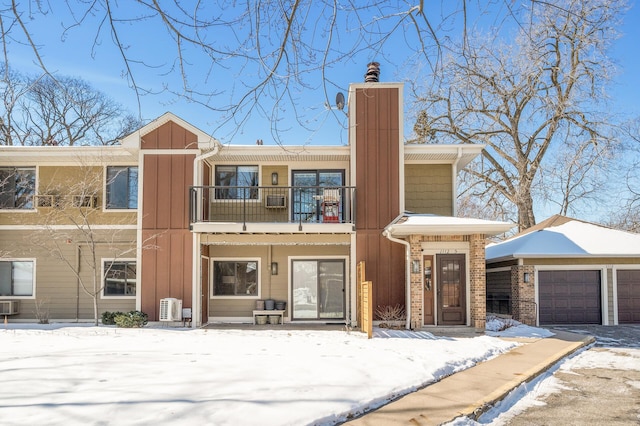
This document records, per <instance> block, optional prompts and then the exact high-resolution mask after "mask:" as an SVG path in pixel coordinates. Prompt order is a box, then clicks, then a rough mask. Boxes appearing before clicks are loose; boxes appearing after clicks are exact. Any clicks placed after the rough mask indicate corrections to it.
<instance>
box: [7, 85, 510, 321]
mask: <svg viewBox="0 0 640 426" xmlns="http://www.w3.org/2000/svg"><path fill="white" fill-rule="evenodd" d="M402 90H403V85H402V84H400V83H377V82H374V83H359V84H352V85H351V86H350V89H349V99H348V112H349V119H348V122H349V144H348V145H347V146H332V145H328V146H269V145H222V144H220V143H219V142H218V141H216V140H215V139H213V138H211V137H210V136H209V135H208V134H207V133H205V132H202V131H201V130H199V129H197V128H195V127H194V126H192V125H190V124H189V123H187V122H185V121H184V120H182V119H180V118H178V117H176V116H174V115H173V114H170V113H167V114H164V115H163V116H161V117H159V118H158V119H156V120H155V121H153V122H151V123H150V124H148V125H146V126H144V127H143V128H141V129H140V130H139V131H137V132H135V133H133V134H131V135H129V136H127V137H126V138H124V139H123V140H122V141H121V145H120V146H113V147H103V148H74V147H42V148H32V147H0V173H4V174H6V175H11V176H13V178H11V179H9V180H5V181H3V183H2V188H3V190H4V191H3V194H5V195H3V196H2V202H1V203H0V204H1V206H0V254H2V256H3V258H1V259H0V300H19V301H20V311H19V314H17V315H14V316H12V317H11V320H13V321H20V320H32V319H34V318H35V314H34V313H33V312H34V311H35V310H36V307H37V305H38V303H37V302H38V301H39V300H41V299H42V298H46V300H47V306H48V309H49V311H50V315H51V318H52V319H56V320H62V319H72V320H73V319H80V320H85V319H88V318H92V316H91V314H90V313H91V312H92V311H91V309H90V304H89V300H88V299H87V297H86V296H84V295H82V294H81V293H82V292H81V291H79V289H78V282H77V281H78V279H77V277H76V276H74V274H73V273H70V272H69V268H66V269H65V268H62V267H61V266H60V264H59V263H56V261H55V260H52V258H51V257H50V255H51V253H48V252H45V251H43V250H42V249H40V251H38V248H37V247H35V246H34V247H35V248H34V247H30V248H27V247H28V246H31V245H30V243H29V236H30V234H31V233H34V232H36V231H37V230H38V229H39V228H40V227H41V225H42V224H41V222H42V220H43V218H44V215H45V214H46V213H47V212H46V210H47V209H50V210H51V209H55V206H54V207H41V205H43V204H42V202H39V201H37V200H39V199H41V198H47V197H46V196H47V195H51V194H48V193H47V192H46V190H45V189H46V188H48V187H50V186H51V184H52V183H54V182H67V181H74V179H75V180H76V181H77V180H78V178H74V173H75V174H77V173H79V170H81V169H83V168H86V166H91V167H93V171H94V173H95V175H96V176H99V177H100V182H101V185H100V186H99V190H98V191H97V192H95V195H93V193H91V194H92V197H94V198H92V200H91V201H90V202H86V203H85V204H87V205H86V207H84V206H83V207H82V208H83V209H85V210H86V209H93V210H95V215H94V216H93V218H92V224H91V226H92V227H94V228H95V229H97V230H99V231H101V232H103V235H102V238H101V239H100V242H101V244H99V245H97V246H96V247H98V249H97V253H95V256H97V258H98V259H100V262H99V264H100V265H101V275H100V279H101V280H102V284H103V285H104V289H102V290H101V292H100V295H99V297H100V298H99V307H100V310H101V311H104V310H130V309H139V310H142V311H144V312H146V313H147V314H149V317H150V320H155V321H157V320H159V315H160V312H159V310H160V301H161V300H163V299H166V298H176V299H179V300H181V301H182V306H183V307H187V308H191V310H192V313H193V319H194V321H193V325H194V326H196V325H200V324H206V323H209V322H251V321H252V320H253V318H252V315H253V314H252V313H253V310H254V309H255V307H256V301H260V300H265V299H274V300H277V301H282V302H286V305H285V308H284V310H285V314H284V320H285V321H287V322H298V323H305V322H320V323H349V324H354V323H355V321H356V299H357V294H356V291H357V289H356V285H355V283H356V269H357V264H358V263H359V262H361V261H364V262H365V265H366V279H367V280H369V281H372V282H373V287H374V292H373V303H374V306H376V307H384V306H395V305H401V306H404V307H405V308H406V311H407V316H408V319H407V326H408V327H411V328H420V327H423V326H435V325H460V326H468V327H475V328H484V322H485V293H486V292H485V254H484V253H485V252H484V247H485V239H486V237H487V236H489V235H496V234H500V233H503V232H505V231H507V230H508V229H510V228H511V227H512V225H511V224H507V223H503V222H494V221H485V220H479V219H468V218H459V217H456V211H455V199H456V192H457V186H456V179H457V175H458V172H459V171H460V170H461V169H462V168H463V167H465V166H466V165H467V164H468V163H469V162H470V161H471V160H472V159H473V158H475V157H476V156H477V155H479V154H480V152H481V151H482V149H483V147H482V146H477V145H435V144H430V145H405V144H404V142H403V137H402V135H403V124H402V123H403V109H402V103H403V98H402ZM71 195H73V194H71ZM82 200H84V199H82ZM52 203H53V204H55V202H52ZM45 204H46V202H45ZM74 226H75V225H73V224H70V223H56V224H54V225H50V226H48V227H47V229H56V230H59V231H60V233H66V234H65V239H64V241H65V244H66V243H68V244H67V246H68V247H66V246H65V247H66V248H67V249H68V250H69V252H70V253H74V256H75V257H73V259H74V262H76V265H79V266H80V273H85V270H86V266H85V267H84V269H83V265H84V264H83V261H82V259H83V256H87V255H89V253H88V249H87V244H86V243H85V242H82V241H80V240H79V239H78V237H77V236H76V237H74V235H73V232H72V231H74V232H75V231H78V230H77V229H76V228H74ZM56 227H57V228H56ZM116 231H117V232H116ZM67 235H68V237H67ZM113 235H117V238H115V237H113ZM112 243H117V244H112ZM117 247H119V249H117ZM133 248H135V249H133ZM94 252H95V251H94ZM114 265H115V266H116V267H115V268H114ZM72 266H73V265H72Z"/></svg>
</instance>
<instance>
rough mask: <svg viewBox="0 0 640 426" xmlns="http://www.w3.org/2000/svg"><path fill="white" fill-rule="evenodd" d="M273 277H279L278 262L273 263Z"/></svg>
mask: <svg viewBox="0 0 640 426" xmlns="http://www.w3.org/2000/svg"><path fill="white" fill-rule="evenodd" d="M271 275H278V262H271Z"/></svg>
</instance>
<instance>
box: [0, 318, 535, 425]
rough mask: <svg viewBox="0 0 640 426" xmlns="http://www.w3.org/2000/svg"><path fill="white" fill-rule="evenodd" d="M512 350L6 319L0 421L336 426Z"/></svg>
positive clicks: (483, 344)
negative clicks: (11, 320) (16, 321)
mask: <svg viewBox="0 0 640 426" xmlns="http://www.w3.org/2000/svg"><path fill="white" fill-rule="evenodd" d="M512 328H518V327H512ZM535 330H538V331H539V329H535ZM523 332H529V331H523ZM514 345H515V343H512V342H507V341H504V340H501V339H499V338H496V337H491V336H481V337H475V338H460V339H453V338H449V337H434V336H433V335H432V334H430V333H426V332H415V333H413V332H406V331H393V330H382V329H378V330H377V331H376V337H375V338H374V339H371V340H368V339H366V337H365V336H364V335H363V334H361V333H358V332H347V331H318V330H282V331H280V330H266V329H262V330H260V329H256V330H230V329H224V330H220V329H209V330H207V329H202V330H201V329H197V330H193V329H170V328H158V327H155V328H154V327H145V328H142V329H121V328H114V327H108V326H101V327H94V326H88V325H71V324H53V325H46V326H38V325H34V324H30V325H28V324H8V325H5V326H1V325H0V377H1V378H2V384H3V388H4V389H3V390H4V392H3V395H2V398H1V399H0V423H1V424H3V425H33V424H38V425H60V424H64V425H91V424H94V425H125V424H126V425H142V424H145V425H147V424H157V425H161V424H215V425H254V424H260V425H305V424H334V423H336V422H338V421H340V420H344V419H346V418H347V416H349V415H350V414H357V413H360V412H362V411H364V410H370V409H371V408H373V407H377V406H379V405H381V404H383V403H384V402H386V401H387V400H389V399H392V398H395V397H397V396H399V395H402V394H406V393H408V392H411V391H413V390H414V389H416V388H419V387H422V386H424V385H426V384H428V383H431V382H433V381H436V380H438V379H439V378H442V377H443V376H447V375H449V374H452V373H455V372H456V371H459V370H463V369H466V368H469V367H471V366H473V365H474V364H476V363H477V362H480V361H483V360H486V359H488V358H491V357H494V356H496V355H498V354H500V353H503V352H505V351H508V350H509V349H510V348H512V347H513V346H514Z"/></svg>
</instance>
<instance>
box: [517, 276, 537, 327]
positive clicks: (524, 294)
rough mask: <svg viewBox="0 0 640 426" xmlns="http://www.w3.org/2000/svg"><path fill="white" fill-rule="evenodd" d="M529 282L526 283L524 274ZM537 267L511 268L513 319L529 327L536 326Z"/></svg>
mask: <svg viewBox="0 0 640 426" xmlns="http://www.w3.org/2000/svg"><path fill="white" fill-rule="evenodd" d="M525 272H527V273H528V274H529V282H528V283H525V282H524V274H525ZM534 282H535V267H534V266H533V265H516V266H512V267H511V312H512V314H513V319H515V320H516V321H520V322H521V323H523V324H527V325H533V326H535V325H536V311H537V309H536V303H535V300H536V296H535V284H534Z"/></svg>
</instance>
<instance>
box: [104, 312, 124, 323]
mask: <svg viewBox="0 0 640 426" xmlns="http://www.w3.org/2000/svg"><path fill="white" fill-rule="evenodd" d="M123 313H124V312H109V311H106V312H103V313H102V324H104V325H116V316H118V315H122V314H123Z"/></svg>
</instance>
